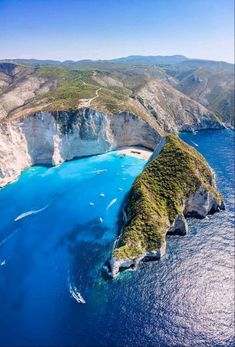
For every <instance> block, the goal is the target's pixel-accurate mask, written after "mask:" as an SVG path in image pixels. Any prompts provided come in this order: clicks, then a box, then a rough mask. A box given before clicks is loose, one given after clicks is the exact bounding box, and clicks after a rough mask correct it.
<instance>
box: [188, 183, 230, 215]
mask: <svg viewBox="0 0 235 347" xmlns="http://www.w3.org/2000/svg"><path fill="white" fill-rule="evenodd" d="M220 209H224V205H223V203H222V204H221V206H220V205H218V201H217V199H216V197H215V196H214V194H212V193H211V192H210V191H208V190H207V189H206V188H205V187H204V186H203V185H201V186H200V187H199V188H198V189H197V190H196V192H195V193H194V194H192V195H191V196H190V197H189V198H188V199H187V201H186V203H185V208H184V215H185V216H188V217H191V216H192V217H199V218H205V217H206V216H207V215H208V214H210V213H214V212H216V211H219V210H220Z"/></svg>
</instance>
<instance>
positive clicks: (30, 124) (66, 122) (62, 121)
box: [0, 108, 161, 187]
mask: <svg viewBox="0 0 235 347" xmlns="http://www.w3.org/2000/svg"><path fill="white" fill-rule="evenodd" d="M160 139H161V136H160V133H159V132H158V131H157V130H156V129H154V128H153V127H152V126H151V125H150V124H149V123H147V122H146V121H144V120H143V119H141V118H139V117H137V116H135V115H133V114H130V113H128V112H123V113H120V114H118V115H105V114H104V113H102V112H97V111H94V110H91V109H89V108H83V109H79V110H75V111H60V112H38V113H35V114H33V115H31V116H27V117H24V118H21V119H18V120H14V121H10V122H9V121H8V122H4V123H1V124H0V187H3V186H4V185H6V184H7V183H9V182H11V181H13V180H15V179H16V178H17V177H18V176H19V175H20V173H21V171H22V170H24V169H25V168H27V167H29V166H31V165H35V164H51V165H58V164H60V163H62V162H63V161H66V160H71V159H73V158H77V157H81V156H89V155H95V154H100V153H104V152H108V151H111V150H114V149H116V148H118V147H121V146H126V145H142V146H145V147H148V148H151V149H154V147H155V146H156V144H157V143H158V142H159V141H160Z"/></svg>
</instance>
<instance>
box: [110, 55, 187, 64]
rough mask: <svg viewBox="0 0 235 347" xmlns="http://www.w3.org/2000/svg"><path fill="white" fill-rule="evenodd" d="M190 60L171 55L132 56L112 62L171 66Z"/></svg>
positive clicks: (181, 56)
mask: <svg viewBox="0 0 235 347" xmlns="http://www.w3.org/2000/svg"><path fill="white" fill-rule="evenodd" d="M186 60H188V58H187V57H185V56H183V55H169V56H162V55H156V56H144V55H130V56H128V57H122V58H116V59H111V60H110V61H112V62H114V63H115V62H116V63H128V64H143V65H148V64H160V65H169V64H178V63H181V62H183V61H186Z"/></svg>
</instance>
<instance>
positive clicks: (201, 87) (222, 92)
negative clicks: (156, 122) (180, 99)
mask: <svg viewBox="0 0 235 347" xmlns="http://www.w3.org/2000/svg"><path fill="white" fill-rule="evenodd" d="M166 72H167V73H168V74H170V75H171V76H172V77H174V83H173V85H174V87H175V88H177V89H178V90H180V91H181V92H183V93H184V94H186V95H188V96H189V97H190V98H192V99H194V100H196V101H198V102H199V103H201V104H202V105H204V106H205V107H207V108H208V109H209V110H211V111H213V112H214V113H215V114H216V115H217V116H218V117H219V118H220V119H221V120H222V121H223V122H224V123H225V124H226V125H227V126H233V127H234V122H235V115H234V65H233V64H228V63H225V62H213V61H203V60H189V61H185V62H182V63H180V64H178V65H177V66H175V67H169V68H167V69H166Z"/></svg>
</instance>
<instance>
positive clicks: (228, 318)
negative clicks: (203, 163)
mask: <svg viewBox="0 0 235 347" xmlns="http://www.w3.org/2000/svg"><path fill="white" fill-rule="evenodd" d="M182 138H183V139H184V140H186V141H187V142H188V143H189V144H191V145H193V146H195V148H196V149H197V150H199V151H200V152H201V153H202V154H203V155H204V156H205V157H206V158H207V160H208V161H209V163H210V164H211V166H212V168H213V169H214V170H215V172H216V174H217V184H218V187H219V189H220V191H221V193H222V194H223V195H224V199H225V204H226V211H224V212H221V213H218V214H215V215H213V216H210V217H209V218H207V219H204V220H195V219H191V220H190V221H189V225H190V233H189V235H187V236H184V237H180V236H177V237H173V236H171V237H169V238H168V240H167V255H166V257H164V258H163V259H162V260H161V261H158V262H152V263H146V264H141V266H140V267H139V269H138V270H137V271H135V272H126V273H123V274H121V275H120V276H119V277H118V278H117V279H115V280H113V281H110V280H109V281H108V280H105V279H104V278H103V277H102V272H101V269H102V265H103V263H104V262H105V260H106V259H107V258H108V256H109V254H110V252H111V249H112V244H113V240H114V239H115V236H116V234H117V232H118V220H119V218H118V216H119V211H120V208H121V205H122V202H123V200H124V197H125V195H126V193H127V192H128V190H129V188H130V186H131V184H132V182H133V180H134V179H135V177H136V176H137V175H138V174H139V173H140V172H141V170H142V169H143V167H144V165H145V161H143V160H140V159H137V158H133V157H124V158H120V157H118V156H117V154H115V153H109V154H104V155H101V156H97V157H92V158H84V159H80V160H75V161H72V162H69V163H64V164H63V165H61V166H60V167H56V168H45V167H33V168H31V169H29V170H27V171H25V172H24V173H23V174H22V175H21V177H20V179H19V180H18V181H17V182H15V183H13V184H11V185H9V186H7V187H6V188H4V189H2V190H1V191H0V206H1V209H0V221H1V223H0V264H2V265H1V266H0V345H16V346H20V345H24V346H25V345H34V346H35V345H38V346H42V345H46V346H56V345H65V346H69V345H73V346H124V345H125V346H175V345H176V346H232V345H233V342H234V341H233V309H234V307H233V279H234V272H233V266H234V263H233V251H234V195H233V188H234V147H233V146H234V133H233V132H231V131H228V130H225V131H203V132H199V133H197V134H196V135H193V134H182ZM97 170H106V171H101V172H99V171H97ZM120 188H121V189H122V190H120ZM100 194H105V196H101V195H100ZM114 199H117V200H114ZM111 202H113V204H112V205H111V206H110V208H107V207H108V205H109V204H110V203H111ZM43 208H45V209H44V210H42V211H40V212H38V213H37V214H32V215H29V216H26V217H25V218H22V219H19V220H18V221H14V219H15V218H17V217H18V216H20V215H21V214H22V213H24V212H27V211H30V210H39V209H43ZM71 287H72V288H73V290H77V291H78V292H80V293H81V294H82V296H83V297H84V299H85V300H86V304H79V303H77V301H76V300H75V299H74V298H73V297H72V296H71V293H70V290H69V288H70V289H71Z"/></svg>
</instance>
